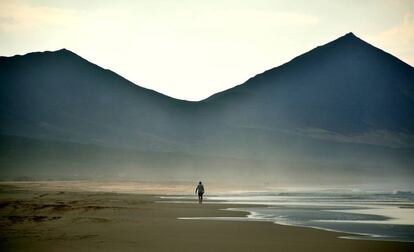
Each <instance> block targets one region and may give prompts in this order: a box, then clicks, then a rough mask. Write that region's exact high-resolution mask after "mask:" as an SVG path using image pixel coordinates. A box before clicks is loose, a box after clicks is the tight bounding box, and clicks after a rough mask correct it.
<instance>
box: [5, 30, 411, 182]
mask: <svg viewBox="0 0 414 252" xmlns="http://www.w3.org/2000/svg"><path fill="white" fill-rule="evenodd" d="M137 71H139V69H137ZM160 74H162V73H160ZM0 108H1V110H0V121H1V125H0V139H1V141H0V150H1V151H0V164H1V165H0V166H1V167H2V168H1V171H0V178H1V179H16V178H19V177H20V178H22V177H24V178H33V179H138V180H149V179H151V180H154V179H162V180H193V179H194V180H198V178H203V179H205V180H219V181H227V182H228V181H244V182H246V183H247V182H251V183H265V182H266V183H267V182H269V183H274V184H280V185H283V184H292V183H295V184H313V183H323V184H352V183H374V184H375V183H377V184H381V183H384V182H387V183H395V184H410V183H412V182H413V181H412V180H413V178H414V176H413V175H414V167H413V166H414V165H413V164H414V68H413V67H412V66H410V65H408V64H406V63H404V62H403V61H401V60H399V59H398V58H396V57H394V56H392V55H390V54H388V53H386V52H384V51H382V50H380V49H378V48H376V47H374V46H372V45H370V44H369V43H366V42H365V41H363V40H361V39H359V38H358V37H356V36H355V35H354V34H352V33H348V34H346V35H344V36H342V37H340V38H338V39H336V40H334V41H332V42H330V43H327V44H325V45H322V46H319V47H317V48H315V49H313V50H311V51H309V52H307V53H305V54H302V55H300V56H298V57H296V58H294V59H292V60H291V61H289V62H287V63H285V64H283V65H281V66H278V67H275V68H272V69H270V70H267V71H265V72H263V73H261V74H258V75H256V76H254V77H252V78H250V79H249V80H247V81H246V82H245V83H243V84H240V85H238V86H235V87H233V88H231V89H228V90H226V91H223V92H220V93H217V94H214V95H212V96H210V97H208V98H207V99H205V100H202V101H198V102H190V101H184V100H178V99H174V98H171V97H168V96H166V95H163V94H161V93H158V92H155V91H153V90H149V89H145V88H142V87H140V86H138V85H136V84H134V83H132V82H130V81H128V80H126V79H124V78H123V77H121V76H119V75H117V74H116V73H114V72H112V71H110V70H106V69H103V68H101V67H99V66H97V65H95V64H93V63H91V62H88V61H87V60H85V59H83V58H82V57H80V56H78V55H77V54H75V53H73V52H71V51H69V50H66V49H62V50H58V51H54V52H35V53H29V54H26V55H23V56H19V55H17V56H13V57H0Z"/></svg>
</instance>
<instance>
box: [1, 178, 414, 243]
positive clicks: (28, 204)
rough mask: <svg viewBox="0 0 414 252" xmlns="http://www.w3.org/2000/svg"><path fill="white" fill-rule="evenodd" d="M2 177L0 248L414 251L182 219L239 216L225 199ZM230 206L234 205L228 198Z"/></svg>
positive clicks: (310, 232)
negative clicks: (165, 196)
mask: <svg viewBox="0 0 414 252" xmlns="http://www.w3.org/2000/svg"><path fill="white" fill-rule="evenodd" d="M39 185H40V184H33V183H32V184H31V183H28V184H10V183H3V184H0V218H1V219H0V248H1V250H2V251H414V243H404V242H386V241H366V240H349V239H340V238H338V237H339V236H342V235H345V234H341V233H336V232H328V231H323V230H316V229H311V228H300V227H291V226H282V225H276V224H272V223H267V222H252V221H249V222H246V221H219V220H180V219H178V218H179V217H210V216H211V217H221V216H222V217H229V216H233V217H237V216H240V217H242V216H245V215H246V213H244V212H230V211H222V210H221V209H223V208H226V207H230V206H227V205H224V204H203V205H199V204H197V203H196V198H195V199H194V204H191V203H190V204H177V203H165V202H159V201H160V198H159V195H160V194H159V193H158V192H157V191H153V194H151V190H149V189H148V190H147V191H145V193H146V194H132V193H113V192H105V191H79V190H73V188H72V190H69V189H67V188H66V190H65V188H56V187H45V186H39ZM231 207H235V206H234V205H231Z"/></svg>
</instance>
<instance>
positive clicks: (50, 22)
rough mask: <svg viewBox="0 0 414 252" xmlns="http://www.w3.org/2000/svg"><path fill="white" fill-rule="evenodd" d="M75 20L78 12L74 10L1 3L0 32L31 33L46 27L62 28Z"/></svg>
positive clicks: (8, 2) (7, 2)
mask: <svg viewBox="0 0 414 252" xmlns="http://www.w3.org/2000/svg"><path fill="white" fill-rule="evenodd" d="M75 20H76V12H75V11H73V10H67V9H59V8H54V7H45V6H31V5H28V4H23V3H19V2H10V1H4V2H0V30H1V31H3V32H16V31H25V30H28V31H30V30H31V29H36V28H44V27H45V26H47V27H50V26H52V27H62V26H66V25H67V24H69V23H72V22H74V21H75Z"/></svg>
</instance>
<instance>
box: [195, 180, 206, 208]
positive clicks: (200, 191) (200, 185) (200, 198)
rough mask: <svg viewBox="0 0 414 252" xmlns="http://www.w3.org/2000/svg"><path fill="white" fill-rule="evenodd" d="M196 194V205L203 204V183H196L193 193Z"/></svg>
mask: <svg viewBox="0 0 414 252" xmlns="http://www.w3.org/2000/svg"><path fill="white" fill-rule="evenodd" d="M197 192H198V203H199V204H202V203H203V194H204V186H203V183H201V181H200V182H198V185H197V188H196V190H195V193H196V194H197Z"/></svg>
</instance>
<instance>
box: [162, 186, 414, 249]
mask: <svg viewBox="0 0 414 252" xmlns="http://www.w3.org/2000/svg"><path fill="white" fill-rule="evenodd" d="M161 198H162V199H163V201H164V202H165V201H167V202H176V203H189V202H194V201H195V200H196V197H195V196H194V195H180V196H162V197H161ZM205 203H219V204H227V205H228V204H238V205H239V204H243V205H245V206H246V207H243V208H238V207H236V208H227V209H224V210H226V211H245V212H247V213H248V215H247V216H246V217H241V218H240V217H202V216H200V217H191V218H188V217H186V216H182V217H181V218H180V219H182V220H186V219H206V220H227V221H267V222H273V223H276V224H281V225H292V226H300V227H309V228H317V229H323V230H329V231H336V232H341V233H347V235H346V236H343V235H342V236H340V237H341V238H345V239H370V240H391V241H405V242H414V194H413V193H411V192H401V191H397V192H392V193H390V192H380V193H379V192H340V191H338V190H334V191H329V190H328V191H323V192H320V191H319V192H309V191H307V192H271V191H266V192H239V193H221V194H215V195H206V197H205Z"/></svg>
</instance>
